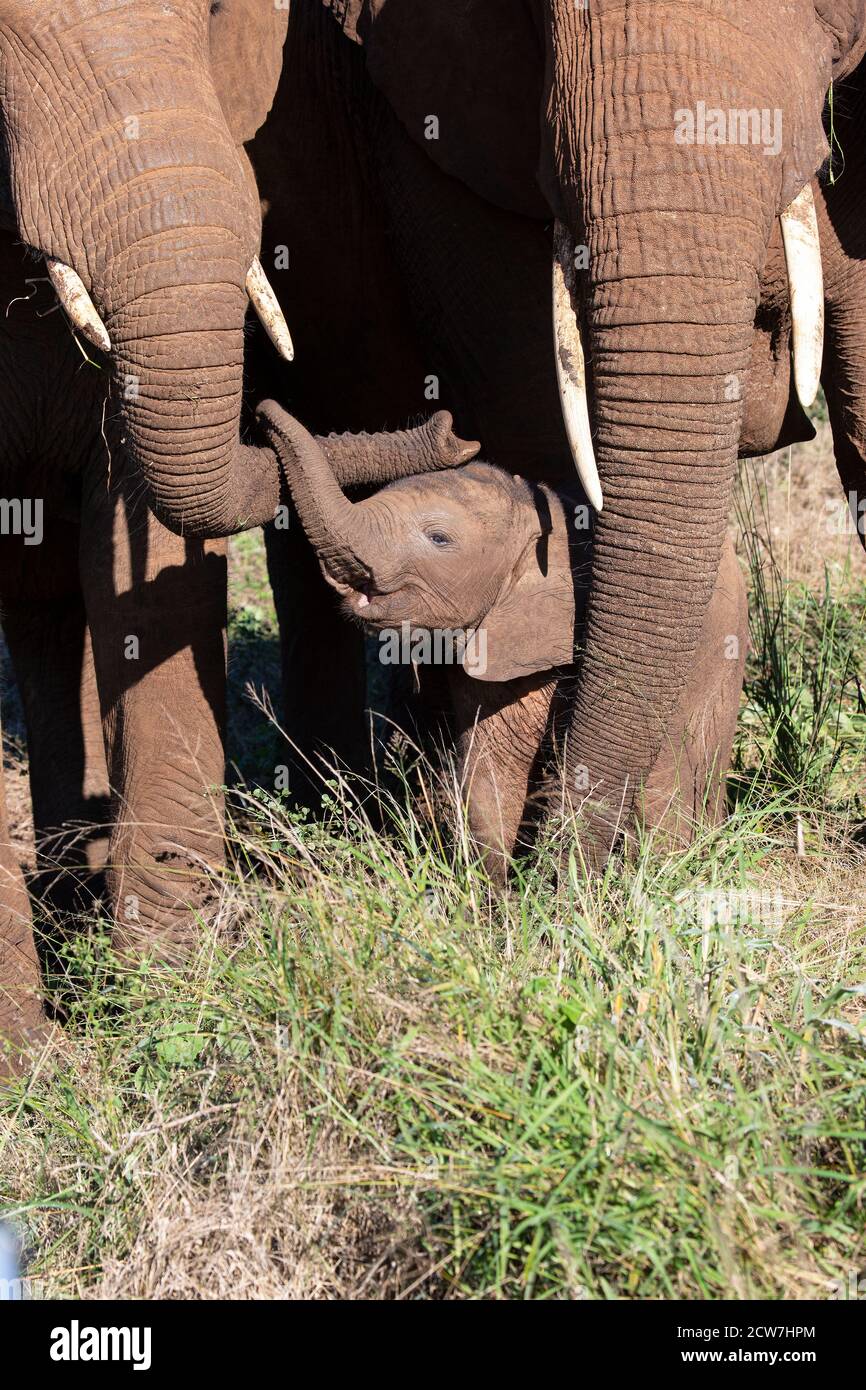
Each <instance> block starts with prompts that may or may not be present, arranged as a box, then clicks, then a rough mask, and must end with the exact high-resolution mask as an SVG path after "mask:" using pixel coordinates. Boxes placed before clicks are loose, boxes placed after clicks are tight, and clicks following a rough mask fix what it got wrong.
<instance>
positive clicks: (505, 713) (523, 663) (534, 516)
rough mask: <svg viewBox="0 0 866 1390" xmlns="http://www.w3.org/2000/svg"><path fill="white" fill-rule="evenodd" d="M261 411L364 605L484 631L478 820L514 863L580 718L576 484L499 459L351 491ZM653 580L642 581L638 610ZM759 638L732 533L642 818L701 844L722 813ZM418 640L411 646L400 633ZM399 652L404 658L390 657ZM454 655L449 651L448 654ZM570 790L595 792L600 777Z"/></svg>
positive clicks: (582, 530) (469, 691)
mask: <svg viewBox="0 0 866 1390" xmlns="http://www.w3.org/2000/svg"><path fill="white" fill-rule="evenodd" d="M263 421H264V423H265V427H266V429H267V431H268V433H269V436H270V440H271V443H272V444H273V446H274V448H275V449H276V451H277V452H278V454H279V455H280V457H281V458H282V459H283V460H284V462H285V467H286V471H287V476H288V481H289V486H290V488H291V491H292V494H293V498H294V501H295V505H296V507H297V510H298V513H299V515H300V518H301V521H302V524H303V526H304V528H305V530H306V532H307V535H308V537H309V539H310V541H311V543H312V544H313V546H314V547H315V549H316V552H317V554H318V556H319V560H320V563H321V566H322V570H323V572H324V575H325V578H326V579H327V580H328V581H329V583H331V584H332V585H333V586H334V588H335V589H337V590H338V592H339V593H340V594H342V596H343V599H344V607H345V610H346V612H347V614H349V615H350V616H351V617H353V618H354V619H356V620H358V621H360V622H361V623H363V624H364V626H365V627H366V628H368V629H372V630H374V631H378V632H379V633H380V634H383V647H382V652H383V654H384V653H385V651H386V646H385V643H386V642H387V643H388V644H389V646H388V648H387V650H388V651H389V652H391V653H393V649H394V640H395V638H396V634H397V633H398V632H402V633H405V627H404V625H405V624H409V625H411V629H412V630H415V631H417V630H426V631H432V632H436V633H438V634H440V635H441V634H443V633H448V634H454V633H464V634H465V633H467V632H473V633H475V637H474V638H473V639H472V640H470V641H469V642H468V643H465V644H464V645H462V650H461V657H462V660H461V661H460V662H459V663H458V664H456V665H454V666H452V667H451V668H450V672H449V679H450V689H451V698H452V704H453V710H454V717H455V724H456V734H457V741H458V749H459V755H460V760H461V766H462V774H463V777H462V780H463V785H464V788H465V795H466V800H467V807H468V815H469V821H470V826H471V829H472V832H473V835H474V836H475V837H476V839H477V841H478V843H479V844H480V845H481V846H483V847H484V848H485V849H486V850H487V851H488V862H489V864H490V867H491V869H492V870H493V871H494V872H495V873H496V874H497V876H500V877H501V876H502V875H503V874H504V872H505V868H506V866H507V863H508V861H509V860H510V857H511V855H512V853H513V851H514V849H515V847H516V845H517V844H518V841H519V839H520V834H521V829H522V828H524V827H526V826H527V825H528V824H529V823H530V822H531V820H532V819H533V817H532V806H533V801H534V800H537V799H538V796H537V794H538V793H540V792H541V790H542V787H544V788H545V789H546V790H547V791H549V774H550V771H551V765H552V763H553V762H554V761H555V759H556V758H557V756H558V755H559V754H561V749H562V739H563V736H564V734H565V731H566V730H567V728H568V723H569V719H568V716H569V714H570V700H571V696H572V692H573V689H574V685H575V680H574V677H575V675H576V671H577V662H578V651H579V646H580V640H581V633H582V628H583V619H584V611H585V607H586V600H587V596H588V577H589V572H590V561H591V552H592V538H591V533H590V531H589V529H588V526H587V512H588V509H587V508H586V507H585V506H581V505H579V504H577V502H576V497H572V496H571V495H570V494H569V492H568V490H567V489H562V488H560V489H553V488H551V487H548V486H545V485H544V484H530V483H528V482H526V481H524V480H523V479H521V478H519V477H514V476H512V475H511V474H510V473H507V472H505V471H504V470H502V469H500V468H495V467H493V466H491V465H490V464H486V463H480V462H473V463H469V464H466V465H464V466H462V467H459V468H455V469H453V470H451V471H448V472H441V473H431V474H425V475H423V476H419V477H408V478H404V479H402V480H401V481H398V482H395V483H392V484H390V485H389V486H387V487H385V488H383V489H382V490H381V491H379V492H377V493H376V494H375V495H374V496H372V497H370V498H367V499H365V500H364V501H360V502H356V503H354V504H353V503H351V502H349V501H348V499H347V498H346V497H345V496H344V494H343V492H342V487H343V486H347V485H350V484H351V483H353V482H361V481H364V482H371V481H375V480H374V479H371V478H370V477H369V475H365V477H364V478H363V479H362V478H360V477H356V476H355V475H354V474H353V472H352V470H351V467H347V466H346V459H345V457H340V458H338V457H337V455H336V454H335V453H334V454H331V455H330V457H329V453H328V446H327V443H326V444H325V447H324V448H321V447H318V445H315V442H314V447H310V444H309V437H308V440H307V441H306V447H305V441H304V440H302V439H300V438H299V435H298V427H297V425H296V424H295V422H293V421H291V420H290V418H289V417H288V416H286V415H285V414H284V413H283V412H282V411H281V410H279V408H278V407H274V406H272V405H269V406H268V407H267V408H266V410H265V412H264V414H263ZM641 606H642V595H641V592H640V589H639V588H636V589H635V594H634V612H635V621H636V622H637V621H639V619H640V616H641ZM747 643H748V613H747V606H746V597H745V587H744V584H743V579H742V575H741V574H740V570H739V566H738V564H737V560H736V556H735V555H734V551H733V547H732V545H731V543H730V541H729V540H726V542H725V545H724V549H723V553H722V557H721V563H720V567H719V572H718V576H717V579H716V586H715V590H714V593H713V598H712V601H711V603H710V606H709V609H708V612H707V616H706V620H705V623H704V627H703V633H702V638H701V643H700V646H699V649H698V653H697V656H696V658H695V661H694V664H693V666H692V670H691V675H690V678H689V680H688V683H687V686H686V689H685V692H684V694H683V698H682V700H681V702H680V705H679V707H678V709H677V710H676V711H675V714H674V716H673V717H672V718H671V719H669V720H667V721H666V723H667V727H666V735H665V739H664V743H663V746H662V750H661V752H660V754H659V756H658V759H657V760H656V763H655V765H654V767H653V769H652V771H651V773H650V775H649V777H648V778H647V779H646V781H645V783H644V787H643V793H642V820H643V823H644V824H645V825H646V826H647V827H663V829H664V831H665V833H666V834H668V835H670V836H671V837H672V838H673V839H674V840H677V841H681V842H687V841H688V839H689V838H690V836H691V833H692V831H693V828H694V825H695V823H696V821H697V820H698V818H700V817H703V818H705V819H706V818H708V819H709V820H711V821H718V820H719V819H720V818H721V816H722V814H723V808H724V789H725V774H726V771H727V767H728V763H729V759H730V753H731V746H732V742H733V737H734V730H735V727H736V720H737V711H738V707H739V701H740V694H741V691H742V684H743V669H744V663H745V654H746V649H747ZM404 646H405V643H404ZM391 659H393V655H392V658H391ZM446 659H447V657H446ZM580 777H581V768H580V766H579V758H578V770H577V778H578V785H577V786H576V787H575V788H574V790H575V791H576V792H577V793H578V797H579V794H580V792H581V791H583V792H585V793H586V794H587V795H589V794H590V792H591V787H590V786H589V785H588V782H587V783H586V784H580Z"/></svg>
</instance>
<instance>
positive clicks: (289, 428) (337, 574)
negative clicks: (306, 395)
mask: <svg viewBox="0 0 866 1390" xmlns="http://www.w3.org/2000/svg"><path fill="white" fill-rule="evenodd" d="M259 421H260V423H261V425H262V427H263V428H264V430H265V433H266V435H267V436H268V439H269V440H270V443H271V445H272V447H273V449H274V452H275V453H276V455H277V457H278V458H279V459H280V461H281V463H282V465H283V467H284V468H285V471H286V478H287V481H288V484H289V488H290V490H291V494H292V501H293V502H294V504H295V509H296V510H297V513H298V516H299V517H300V521H301V525H302V526H303V528H304V531H305V533H306V536H307V539H308V540H309V542H310V544H311V545H312V547H313V549H314V550H315V552H316V554H317V556H318V558H319V561H320V563H321V565H322V567H323V568H324V569H325V570H326V572H327V574H328V576H329V577H330V578H331V579H334V580H336V581H337V583H339V584H348V585H349V586H350V587H351V588H353V589H362V590H363V589H366V588H367V587H368V586H369V585H370V584H371V582H372V579H373V574H374V561H375V559H376V558H377V556H380V555H381V554H382V538H381V537H380V536H379V534H378V531H377V530H376V523H375V519H374V518H373V516H372V515H371V514H370V512H369V510H368V509H367V508H365V507H359V506H353V504H352V503H351V502H350V501H349V500H348V498H347V497H345V496H344V495H343V493H342V491H341V489H340V486H339V484H338V482H337V480H336V478H335V477H334V474H333V472H332V470H331V465H330V463H329V462H328V457H327V455H326V453H325V450H324V448H323V447H322V445H323V444H324V443H325V442H326V441H323V440H319V439H316V438H314V437H313V435H311V434H309V433H308V432H307V431H306V430H305V429H304V427H303V425H300V424H299V423H298V421H297V420H295V419H293V418H292V416H290V415H287V414H286V412H285V411H284V410H281V409H280V407H279V406H277V405H275V404H274V402H272V401H271V402H267V403H266V404H265V405H264V406H263V407H262V409H261V411H260V412H259ZM362 443H363V440H362ZM344 449H345V444H344V443H340V442H339V441H338V445H337V452H338V453H339V452H343V451H344Z"/></svg>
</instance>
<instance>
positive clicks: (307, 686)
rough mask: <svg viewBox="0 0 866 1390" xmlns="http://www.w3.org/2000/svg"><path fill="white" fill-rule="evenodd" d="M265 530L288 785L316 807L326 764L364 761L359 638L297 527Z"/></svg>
mask: <svg viewBox="0 0 866 1390" xmlns="http://www.w3.org/2000/svg"><path fill="white" fill-rule="evenodd" d="M265 536H266V543H267V552H268V573H269V575H270V580H271V586H272V588H273V591H274V602H275V605H276V610H277V617H278V620H279V625H280V646H281V656H282V664H283V728H284V729H285V732H286V735H287V737H288V739H289V748H288V750H287V754H286V756H287V759H288V764H289V779H290V780H289V789H290V792H291V794H292V797H293V798H294V800H295V801H296V802H297V803H298V804H300V805H305V806H310V807H312V808H313V809H315V808H317V807H318V806H319V805H320V803H321V797H322V792H323V790H324V785H323V779H327V778H328V777H329V776H330V775H331V774H330V772H329V769H330V768H331V767H333V766H334V765H335V764H336V765H338V766H345V767H348V768H349V769H351V770H352V771H355V772H363V771H365V770H366V768H367V766H368V762H369V746H370V739H369V734H368V726H367V717H366V713H365V709H364V705H365V699H366V688H367V687H366V675H365V670H364V640H363V636H362V634H361V632H360V631H359V630H358V629H357V628H354V627H352V626H351V625H350V624H349V623H347V622H346V619H345V618H344V617H343V616H342V614H341V612H340V606H339V600H338V598H337V596H336V594H335V593H334V591H333V589H332V588H331V587H330V586H329V585H328V584H326V583H325V581H324V579H323V578H322V573H321V570H320V569H319V564H318V561H317V559H316V556H315V554H314V552H313V549H312V546H311V545H310V544H309V542H308V541H307V539H306V537H305V536H304V534H303V532H302V531H301V529H300V527H296V528H295V529H294V530H293V531H288V532H287V531H275V530H273V528H270V527H269V528H267V530H266V532H265Z"/></svg>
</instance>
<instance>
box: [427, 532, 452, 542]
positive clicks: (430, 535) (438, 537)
mask: <svg viewBox="0 0 866 1390" xmlns="http://www.w3.org/2000/svg"><path fill="white" fill-rule="evenodd" d="M425 534H426V536H427V539H428V541H430V543H431V544H432V545H451V544H452V541H451V537H450V536H447V535H446V534H445V532H444V531H427V532H426V533H425Z"/></svg>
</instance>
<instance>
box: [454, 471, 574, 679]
mask: <svg viewBox="0 0 866 1390" xmlns="http://www.w3.org/2000/svg"><path fill="white" fill-rule="evenodd" d="M545 491H546V490H545ZM547 496H548V497H549V496H550V494H547ZM551 514H552V521H553V525H552V529H551V530H546V529H544V528H543V527H542V526H539V528H538V531H537V532H536V534H535V535H534V536H533V538H532V539H531V540H530V542H529V544H528V545H527V546H526V547H525V549H524V550H523V552H522V554H521V556H520V559H519V561H518V563H517V565H516V567H515V569H514V572H513V574H512V576H511V580H510V582H509V583H508V584H507V585H506V586H505V587H504V588H503V590H502V593H501V594H500V596H499V598H498V599H497V600H496V603H495V604H494V605H493V607H492V608H491V610H490V612H489V613H488V614H487V617H486V618H485V619H484V621H483V622H482V623H481V624H480V625H479V628H478V635H476V638H475V640H474V641H473V642H471V643H469V644H468V646H467V651H466V655H465V657H464V660H463V667H464V670H465V671H466V673H467V675H470V676H473V677H474V678H475V679H476V680H482V681H513V680H517V679H519V677H521V676H532V675H535V674H536V673H537V672H539V671H550V670H553V669H554V668H555V667H563V666H571V665H573V663H574V659H575V658H574V641H575V617H576V605H575V596H574V579H573V576H572V557H571V555H570V552H569V543H568V532H567V530H566V525H565V519H564V516H563V512H562V508H561V506H560V504H559V502H558V500H556V499H552V506H551Z"/></svg>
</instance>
